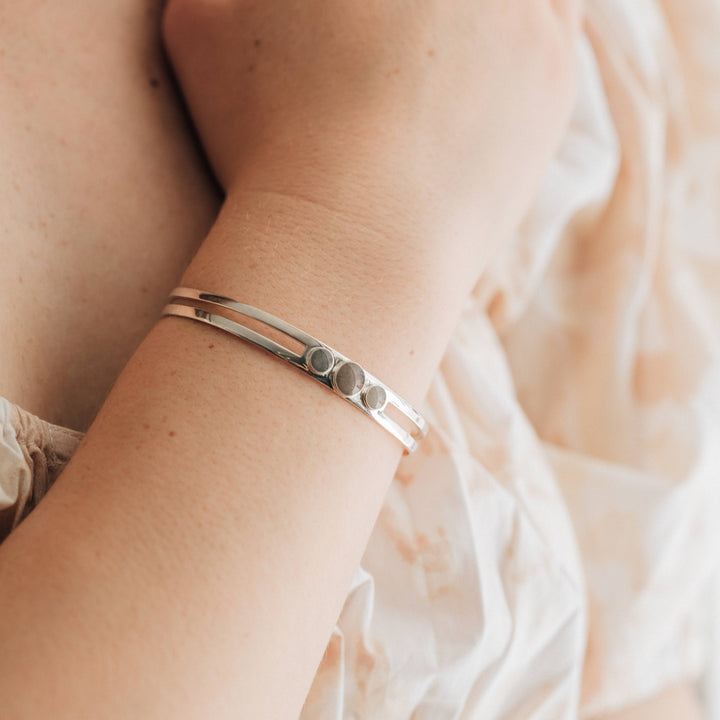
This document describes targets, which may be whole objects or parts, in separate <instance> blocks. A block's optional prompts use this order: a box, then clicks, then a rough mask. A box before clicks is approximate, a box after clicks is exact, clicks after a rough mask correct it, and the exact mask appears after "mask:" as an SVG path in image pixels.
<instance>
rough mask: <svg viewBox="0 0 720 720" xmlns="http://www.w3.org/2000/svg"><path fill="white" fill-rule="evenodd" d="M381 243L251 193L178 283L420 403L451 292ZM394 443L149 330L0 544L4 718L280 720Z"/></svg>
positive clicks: (308, 397) (404, 235) (293, 710)
mask: <svg viewBox="0 0 720 720" xmlns="http://www.w3.org/2000/svg"><path fill="white" fill-rule="evenodd" d="M387 233H388V235H386V236H381V235H379V234H377V232H376V231H375V230H369V229H368V228H367V227H363V226H361V225H360V224H356V223H353V222H352V221H350V220H348V218H347V217H345V216H344V215H342V214H337V213H332V212H329V211H326V210H324V209H323V208H321V207H319V206H316V205H314V204H312V203H306V202H305V201H301V200H292V199H289V198H286V197H282V196H274V195H253V194H249V195H247V196H245V197H243V198H242V199H241V200H240V201H238V202H237V203H236V202H235V200H234V199H231V200H230V201H229V203H228V205H227V206H226V208H225V211H224V213H223V215H222V216H221V218H220V219H219V221H218V223H217V224H216V226H215V228H214V229H213V231H212V232H211V235H210V237H209V238H208V240H207V241H206V242H205V243H204V245H203V247H202V248H201V250H200V252H199V254H198V255H197V257H196V258H195V259H194V260H193V262H192V263H191V265H190V266H189V268H188V269H187V271H186V273H185V275H184V277H183V278H182V281H181V282H182V284H185V285H190V286H195V287H199V288H201V289H206V290H210V291H213V292H218V293H221V294H225V295H228V296H230V297H235V298H237V299H239V300H242V301H245V302H248V303H249V304H252V305H255V306H258V307H260V308H262V309H265V310H268V311H269V312H271V313H273V314H275V315H278V316H280V317H282V318H284V319H286V320H288V321H289V322H291V323H292V324H294V325H296V326H298V327H300V328H302V329H304V330H306V331H308V332H309V333H311V334H313V335H315V336H316V337H318V338H320V339H321V340H323V341H325V342H327V343H328V344H329V345H331V346H333V347H335V348H337V349H338V350H339V351H340V352H342V353H343V354H345V355H347V356H348V357H350V358H352V359H354V360H356V361H358V362H360V363H361V364H362V365H364V366H365V367H366V368H367V369H368V370H369V371H370V372H372V373H373V374H375V375H376V376H377V377H379V378H380V379H381V380H383V381H384V382H386V383H387V384H388V385H389V386H390V387H392V388H393V389H395V390H396V391H397V392H399V393H400V394H401V395H403V396H404V397H406V398H407V399H408V400H409V401H410V402H412V403H413V404H416V405H417V404H420V402H421V400H422V398H423V396H424V395H425V392H426V390H427V387H428V386H429V383H430V381H431V378H432V375H433V372H434V371H435V369H436V367H437V365H438V363H439V361H440V359H441V357H442V353H443V350H444V348H445V346H446V344H447V341H448V339H449V337H450V334H451V333H452V330H453V328H454V326H455V323H456V321H457V318H458V316H459V313H460V309H461V307H462V303H463V301H464V299H465V297H466V295H467V290H468V287H467V284H466V283H465V282H464V281H463V282H458V281H457V278H458V277H460V276H461V275H462V271H461V266H462V259H461V258H457V257H453V256H452V254H451V253H443V254H438V256H436V257H432V256H430V254H429V252H428V251H422V252H416V253H413V252H411V243H410V241H409V240H408V233H409V228H387ZM420 246H421V245H419V246H418V247H420ZM427 246H430V244H427ZM434 246H435V247H439V246H440V243H435V244H434ZM121 307H122V298H118V308H121ZM108 321H110V322H111V321H112V318H109V319H108ZM401 451H402V446H401V445H400V444H399V443H398V442H397V440H395V439H394V438H392V437H391V436H390V435H389V434H388V433H387V432H386V431H384V430H383V429H382V428H380V427H379V426H378V425H376V424H375V423H373V422H372V421H371V420H370V419H369V418H367V417H366V416H364V415H363V414H362V413H359V412H358V411H357V410H355V409H353V408H352V407H351V406H349V405H348V404H347V403H345V402H343V401H342V400H340V399H339V398H337V397H336V396H334V395H333V394H332V393H330V392H328V390H327V389H326V388H323V387H321V386H320V385H319V384H318V383H315V382H312V381H311V380H310V379H309V378H307V377H306V376H304V375H302V373H300V372H298V371H296V370H295V369H293V368H291V367H289V366H288V365H286V364H284V363H282V362H281V361H279V360H277V359H276V358H274V357H272V356H270V355H268V354H266V353H264V352H263V351H261V350H259V349H257V348H255V347H253V346H251V345H249V344H247V343H244V342H243V341H241V340H238V339H236V338H233V337H231V336H229V335H227V334H225V333H223V332H221V331H219V330H217V329H216V328H211V327H207V326H204V325H201V324H200V323H196V322H193V321H190V320H186V319H181V318H163V319H162V320H160V321H159V322H158V323H157V324H156V326H155V327H154V328H153V329H152V331H151V332H150V333H149V335H148V336H147V337H146V338H145V340H144V341H143V343H142V344H141V345H140V347H139V348H138V349H137V351H136V352H135V354H134V355H133V357H132V358H131V361H130V362H129V363H128V365H127V366H126V368H125V369H124V370H123V372H122V374H121V376H120V378H119V379H118V381H117V383H116V384H115V386H114V388H113V389H112V391H111V393H110V395H109V397H108V398H107V400H106V402H105V404H104V405H103V407H102V409H101V411H100V413H99V415H98V417H97V418H96V420H95V422H94V423H93V424H92V426H91V427H90V429H89V431H88V433H87V435H86V437H85V439H84V441H83V443H82V444H81V446H80V447H79V448H78V450H77V452H76V454H75V455H74V457H73V458H72V460H71V462H70V463H69V465H68V466H67V468H66V469H65V471H64V472H63V474H62V475H61V477H60V478H59V480H58V481H57V483H56V485H55V487H54V488H53V489H52V490H51V492H50V493H49V494H48V496H47V497H46V498H45V500H43V502H42V503H41V504H40V506H39V507H38V508H37V509H36V510H35V511H34V512H33V513H32V515H31V516H30V517H29V518H28V519H27V520H26V521H25V522H24V523H23V524H22V525H21V526H20V528H18V530H17V531H16V532H15V533H13V534H12V535H11V536H10V538H9V539H8V540H7V541H6V542H5V544H4V545H3V546H2V547H1V548H0V638H2V645H3V653H2V655H1V656H0V690H1V691H2V695H3V698H4V700H3V703H4V713H5V715H4V716H5V717H7V718H10V719H12V720H15V719H16V718H41V717H43V718H44V717H53V718H55V719H56V720H63V718H71V717H73V718H74V717H98V718H127V717H142V718H155V717H157V718H167V717H173V718H200V717H202V718H207V717H212V718H215V719H219V718H222V717H248V718H257V719H260V718H284V717H287V718H294V717H297V713H298V712H299V710H300V707H301V705H302V702H303V700H304V696H305V694H306V692H307V690H308V689H309V685H310V683H311V680H312V677H313V674H314V672H315V669H316V667H317V664H318V662H319V660H320V658H321V656H322V652H323V649H324V647H325V644H326V642H327V639H328V637H329V635H330V632H331V629H332V626H333V623H334V622H335V620H336V619H337V615H338V613H339V611H340V609H341V607H342V602H343V600H344V598H345V596H346V594H347V590H348V587H349V584H350V582H351V580H352V577H353V574H354V572H355V570H356V568H357V564H358V562H359V561H360V558H361V555H362V552H363V549H364V547H365V545H366V542H367V539H368V537H369V534H370V532H371V529H372V526H373V523H374V521H375V519H376V517H377V514H378V512H379V509H380V507H381V503H382V501H383V498H384V495H385V493H386V491H387V488H388V485H389V483H390V481H391V479H392V476H393V474H394V471H395V468H396V466H397V463H398V461H399V459H400V457H401ZM38 677H40V678H42V691H41V692H38V685H37V683H36V679H37V678H38Z"/></svg>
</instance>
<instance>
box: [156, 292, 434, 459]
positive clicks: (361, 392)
mask: <svg viewBox="0 0 720 720" xmlns="http://www.w3.org/2000/svg"><path fill="white" fill-rule="evenodd" d="M176 298H177V299H182V300H184V301H187V302H190V303H195V302H199V303H206V304H209V305H211V306H212V305H215V306H221V307H224V308H227V309H229V310H234V311H235V312H237V313H239V314H241V315H246V316H247V317H250V318H253V319H254V320H257V321H259V322H262V323H264V324H266V325H268V326H270V327H273V328H275V329H276V330H279V331H280V332H282V333H284V334H285V335H287V336H289V337H291V338H293V339H294V340H296V341H297V342H299V343H301V344H303V345H304V349H303V350H302V352H300V353H296V352H293V351H292V350H289V349H288V348H286V347H284V346H283V345H280V344H279V343H277V342H275V341H274V340H271V339H270V338H268V337H265V336H264V335H261V334H260V333H259V332H256V331H255V330H252V329H250V328H248V327H245V326H244V325H242V324H240V323H239V322H235V321H233V320H229V319H228V318H226V317H224V316H222V315H218V314H216V313H213V312H211V311H210V310H207V309H204V308H203V307H198V306H197V305H194V304H179V303H174V302H172V300H173V299H176ZM162 315H175V316H177V317H187V318H191V319H192V320H197V321H199V322H203V323H206V324H208V325H214V326H215V327H217V328H220V329H221V330H224V331H225V332H228V333H230V334H231V335H235V336H236V337H239V338H242V339H243V340H247V341H248V342H250V343H252V344H253V345H256V346H257V347H260V348H262V349H263V350H267V351H268V352H270V353H272V354H273V355H276V356H277V357H279V358H281V359H282V360H285V361H286V362H288V363H290V364H291V365H294V366H295V367H296V368H298V369H299V370H302V371H303V372H304V373H305V374H307V375H309V376H310V377H312V378H314V379H315V380H317V381H318V382H320V383H322V384H323V385H325V386H326V387H328V388H330V389H331V390H333V391H334V392H335V393H336V394H337V395H339V396H340V397H341V398H343V399H344V400H346V401H347V402H349V403H351V404H352V405H354V406H355V407H356V408H358V409H359V410H362V411H363V412H364V413H365V414H366V415H367V416H369V417H371V418H372V419H373V420H375V422H377V423H379V424H380V425H381V426H382V427H384V428H385V429H386V430H387V431H388V432H389V433H391V434H392V435H393V436H394V437H396V438H397V439H398V440H399V441H400V442H401V443H402V444H403V446H404V448H405V450H404V454H406V455H409V454H410V453H412V452H414V451H415V450H416V449H417V440H418V439H419V438H422V437H424V436H425V435H426V434H427V431H428V423H427V420H426V419H425V418H424V417H423V416H422V415H421V414H420V413H419V412H418V411H417V410H416V409H415V408H414V407H413V406H412V405H410V403H408V402H407V401H406V400H403V398H401V397H400V396H399V395H398V394H397V393H395V392H394V391H393V390H391V389H390V388H389V387H388V386H387V385H385V384H384V383H383V382H381V381H380V380H378V379H377V378H376V377H375V376H374V375H372V374H371V373H369V372H368V371H367V370H365V369H364V368H363V367H361V366H360V365H359V364H358V363H356V362H353V361H352V360H350V359H349V358H347V357H345V356H344V355H343V354H342V353H339V352H338V351H337V350H335V349H333V348H331V347H330V346H328V345H326V344H325V343H323V342H321V341H320V340H318V339H316V338H314V337H313V336H312V335H308V334H307V333H305V332H303V331H302V330H299V329H298V328H296V327H294V326H293V325H290V323H287V322H285V321H284V320H281V319H280V318H277V317H275V316H274V315H271V314H270V313H267V312H265V311H263V310H259V309H258V308H256V307H253V306H252V305H246V304H244V303H240V302H237V301H236V300H232V299H230V298H227V297H223V296H222V295H215V294H213V293H208V292H203V291H201V290H195V289H193V288H187V287H176V288H175V289H174V290H173V291H172V292H171V293H170V296H169V298H168V304H166V305H165V307H164V308H163V311H162ZM388 404H390V405H393V406H394V407H396V408H397V409H398V410H399V411H400V412H401V413H402V414H403V415H405V416H406V417H407V418H408V419H409V420H410V421H411V422H413V423H414V424H415V425H416V426H417V428H418V431H419V432H418V434H417V435H415V436H413V435H412V434H411V433H409V432H408V431H407V430H405V429H404V428H403V427H402V426H401V425H400V424H398V423H397V422H395V421H394V420H393V419H392V418H390V417H388V415H387V414H386V413H385V412H384V411H385V409H386V407H387V406H388Z"/></svg>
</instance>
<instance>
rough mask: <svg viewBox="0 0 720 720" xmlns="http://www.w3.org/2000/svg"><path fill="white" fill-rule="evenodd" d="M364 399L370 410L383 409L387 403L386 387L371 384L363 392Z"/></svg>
mask: <svg viewBox="0 0 720 720" xmlns="http://www.w3.org/2000/svg"><path fill="white" fill-rule="evenodd" d="M363 400H364V401H365V405H366V406H367V407H368V408H370V410H382V409H383V408H384V407H385V403H387V393H386V392H385V388H383V387H380V385H371V386H370V387H369V388H368V389H367V390H365V392H364V393H363Z"/></svg>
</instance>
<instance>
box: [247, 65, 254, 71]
mask: <svg viewBox="0 0 720 720" xmlns="http://www.w3.org/2000/svg"><path fill="white" fill-rule="evenodd" d="M254 69H255V66H254V65H248V69H247V71H248V72H252V71H253V70H254Z"/></svg>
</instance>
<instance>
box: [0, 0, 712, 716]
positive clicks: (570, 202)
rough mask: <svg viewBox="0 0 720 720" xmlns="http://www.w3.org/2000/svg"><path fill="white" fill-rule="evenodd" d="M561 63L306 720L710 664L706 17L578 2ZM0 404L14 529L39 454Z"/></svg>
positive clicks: (575, 695) (572, 688) (452, 703)
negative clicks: (532, 160)
mask: <svg viewBox="0 0 720 720" xmlns="http://www.w3.org/2000/svg"><path fill="white" fill-rule="evenodd" d="M518 52H522V48H518ZM579 56H580V68H581V69H580V78H579V88H580V89H579V97H578V100H577V104H576V108H575V111H574V114H573V118H572V122H571V125H570V128H569V130H568V132H567V134H566V136H565V138H564V141H563V143H562V146H561V148H560V150H559V152H558V154H557V157H556V159H555V161H554V162H553V164H552V166H551V168H550V169H549V172H548V174H547V178H546V181H545V184H544V186H543V188H542V190H541V192H540V195H539V197H538V199H537V203H536V205H535V207H534V209H533V211H532V212H531V213H530V215H529V216H528V218H527V221H526V222H525V223H524V226H523V228H522V229H521V231H520V232H519V233H518V234H517V236H516V237H515V238H514V239H513V241H512V242H511V243H509V244H508V246H507V247H505V248H503V249H502V251H501V252H500V253H499V254H498V256H497V257H496V258H494V260H493V263H492V266H491V267H490V269H489V271H488V273H487V275H486V276H485V277H484V278H483V279H482V281H481V282H480V283H479V284H478V286H477V288H476V290H475V292H474V293H473V296H472V297H471V298H469V299H468V303H467V307H466V310H465V313H464V315H463V318H462V321H461V323H460V325H459V326H458V328H457V332H456V333H455V335H454V337H453V338H452V341H451V343H450V346H449V347H448V350H447V353H446V355H445V357H444V359H443V362H442V366H441V368H440V370H439V372H438V374H437V376H436V377H435V380H434V382H433V384H432V387H431V390H430V393H429V396H428V398H427V401H426V403H425V406H424V410H425V412H426V413H427V415H428V418H429V420H430V422H431V424H432V429H431V431H430V433H429V435H428V437H427V438H426V439H425V440H424V441H423V442H422V443H421V449H420V450H419V451H418V453H417V454H416V455H414V456H410V457H406V458H404V459H403V461H402V462H401V465H400V467H399V469H398V473H397V475H396V478H395V482H394V483H393V484H392V487H391V488H390V491H389V493H388V496H387V499H386V501H385V504H384V507H383V509H382V512H381V514H380V516H379V518H378V521H377V524H376V527H375V529H374V531H373V534H372V536H371V539H370V542H369V545H368V547H367V550H366V552H365V554H364V557H363V559H362V562H361V565H360V567H359V568H358V570H357V573H356V575H355V579H354V581H353V585H352V588H351V590H350V592H349V594H348V597H347V601H346V603H345V606H344V608H343V610H342V613H341V615H340V617H339V619H338V622H337V624H336V627H335V629H334V631H333V634H332V637H331V638H330V641H329V643H328V647H327V650H326V653H325V657H324V658H323V661H322V663H321V665H320V667H319V668H318V672H317V675H316V677H315V681H314V684H313V686H312V689H311V692H310V695H309V696H308V699H307V701H306V704H305V707H304V709H303V712H302V715H301V720H341V719H352V718H354V719H357V720H360V719H363V718H372V719H375V718H378V719H382V720H411V719H412V720H451V719H453V720H454V719H461V720H470V719H471V718H472V719H473V720H475V719H482V720H565V719H570V718H577V717H582V718H590V717H592V716H593V715H595V714H597V713H600V712H604V711H610V710H613V709H617V708H620V707H623V706H625V705H628V704H630V703H632V702H635V701H637V700H639V699H642V698H644V697H647V696H651V695H653V694H655V693H657V692H659V691H660V690H661V689H662V688H663V686H664V685H665V684H667V683H670V682H672V681H675V680H678V679H682V678H696V677H698V675H699V674H700V673H701V672H702V671H703V668H704V667H705V664H706V662H707V654H708V642H707V617H706V612H705V608H706V607H707V597H706V596H707V588H708V586H709V584H710V582H711V580H712V578H713V575H714V573H715V572H716V565H717V557H716V555H717V552H716V548H718V546H719V545H718V540H720V538H718V528H719V527H720V522H718V520H717V518H718V517H719V516H718V509H719V505H720V502H719V497H720V489H719V483H720V0H665V1H664V2H661V1H659V0H632V2H629V1H628V0H594V1H593V0H590V2H589V5H588V9H587V21H586V31H585V35H584V39H583V42H582V45H581V47H580V49H579ZM528 122H532V118H528ZM0 411H1V413H0V419H1V420H2V422H3V433H2V443H3V444H2V446H0V482H1V483H2V491H3V496H2V502H3V503H4V505H5V507H6V509H5V510H3V511H2V512H3V513H5V515H4V517H12V518H13V520H14V521H16V520H17V519H18V518H19V517H20V515H22V513H23V508H27V507H28V502H29V501H28V498H30V497H31V494H32V490H31V486H32V477H33V470H32V467H33V458H35V460H34V463H35V467H37V455H36V454H34V453H33V452H30V453H29V454H28V452H26V451H25V450H24V449H23V444H24V443H25V442H27V438H28V436H29V435H28V432H27V429H26V430H25V434H24V435H22V434H20V435H18V434H17V427H18V426H17V423H13V414H12V412H11V410H10V409H9V404H8V403H7V402H6V401H5V402H0ZM33 422H38V423H41V422H42V421H40V419H39V418H38V419H34V420H33ZM47 437H48V436H47V435H43V438H45V439H44V440H43V441H42V442H40V443H39V444H38V447H42V448H45V450H48V449H51V448H52V446H51V445H49V444H48V442H47ZM76 441H77V438H72V442H76ZM28 468H30V470H28ZM40 494H42V493H40Z"/></svg>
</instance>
